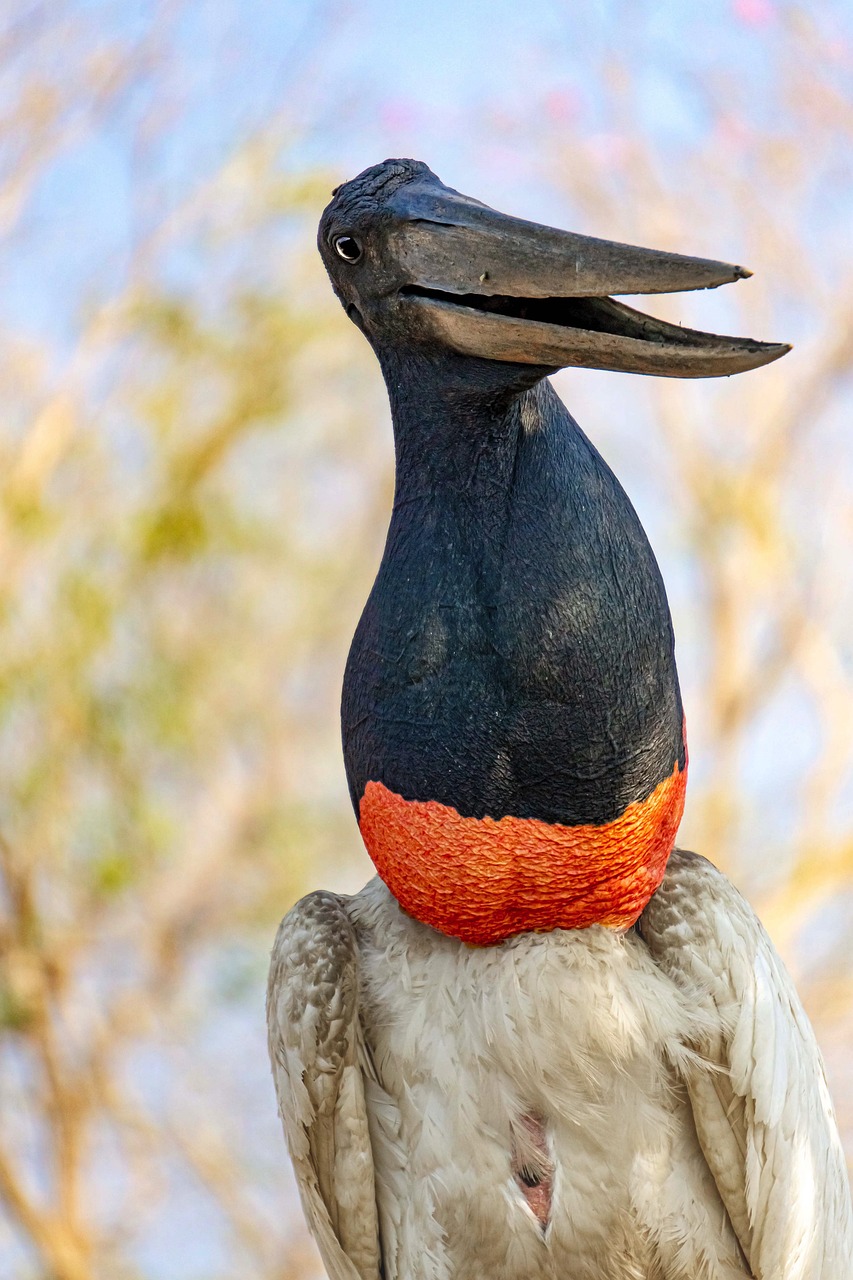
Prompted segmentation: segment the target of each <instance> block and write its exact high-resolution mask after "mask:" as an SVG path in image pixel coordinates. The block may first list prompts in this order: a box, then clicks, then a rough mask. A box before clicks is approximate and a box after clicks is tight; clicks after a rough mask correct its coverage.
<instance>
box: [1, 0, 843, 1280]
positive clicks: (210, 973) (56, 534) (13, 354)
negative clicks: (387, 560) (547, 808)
mask: <svg viewBox="0 0 853 1280" xmlns="http://www.w3.org/2000/svg"><path fill="white" fill-rule="evenodd" d="M0 57H2V66H0V233H2V236H3V253H2V257H0V326H2V341H0V396H2V399H0V403H2V419H0V421H1V422H2V425H1V426H0V632H2V635H1V636H0V1274H2V1275H3V1276H10V1277H14V1278H15V1280H93V1278H95V1277H97V1278H99V1280H100V1278H106V1277H109V1278H110V1280H226V1278H230V1277H236V1276H239V1277H241V1280H273V1278H276V1280H290V1278H294V1280H296V1278H297V1277H309V1276H316V1275H318V1274H319V1271H318V1266H317V1262H316V1259H315V1254H314V1252H313V1248H312V1246H311V1245H310V1243H309V1242H308V1241H307V1240H306V1236H305V1232H304V1228H303V1226H302V1224H301V1217H300V1214H299V1211H298V1207H297V1205H296V1203H295V1198H294V1194H293V1188H292V1183H291V1176H290V1172H289V1168H288V1165H287V1161H286V1157H285V1153H284V1147H283V1142H282V1140H281V1136H280V1133H279V1129H278V1125H277V1120H276V1116H275V1106H274V1099H273V1091H272V1086H271V1082H270V1079H269V1075H268V1069H267V1063H266V1049H265V1032H264V1025H263V991H264V982H265V970H266V958H267V954H268V950H269V946H270V943H271V939H272V936H273V932H274V928H275V925H276V922H277V920H278V918H279V917H280V916H281V915H282V914H283V912H284V911H285V910H286V909H287V908H288V907H289V906H290V905H291V904H292V902H293V901H294V900H295V898H296V897H298V896H299V895H300V894H301V893H303V892H305V891H306V890H308V889H309V888H312V887H317V886H321V885H322V886H328V887H331V888H335V889H340V890H345V891H348V890H353V889H355V888H357V887H358V886H359V885H360V884H361V883H362V882H363V881H364V880H365V879H366V878H367V876H368V875H369V873H370V867H369V864H368V862H367V859H366V856H365V854H364V852H363V850H362V848H361V845H360V841H359V838H358V833H357V830H356V826H355V822H354V819H353V816H352V813H351V811H350V808H349V801H348V798H347V792H346V787H345V782H344V776H343V767H342V763H341V757H340V749H339V743H338V718H337V704H338V697H339V688H340V681H341V674H342V669H343V663H344V658H345V654H346V649H347V646H348V643H349V638H350V636H351V634H352V631H353V628H354V626H355V623H356V620H357V617H358V614H359V612H360V609H361V606H362V603H363V601H364V599H365V597H366V594H367V591H368V589H369V585H370V582H371V580H372V575H373V573H374V572H375V568H376V565H377V562H378V557H379V554H380V551H381V545H382V540H383V535H384V527H385V523H386V520H387V515H388V511H389V504H390V498H391V487H392V450H391V437H390V427H389V421H388V413H387V409H386V404H385V398H384V391H383V387H382V385H381V380H380V377H379V373H378V369H377V367H376V366H375V363H374V361H373V358H372V356H371V354H370V352H369V349H368V348H367V345H366V344H365V343H364V341H363V339H362V338H361V336H360V335H359V334H358V333H357V331H356V330H355V329H354V328H353V326H352V325H350V324H349V323H348V322H347V320H346V318H345V317H344V315H343V312H342V311H341V310H340V308H339V306H338V304H337V303H336V302H335V300H334V298H333V297H332V294H331V290H330V288H329V286H328V282H327V281H326V279H325V276H324V274H323V271H322V268H321V265H320V262H319V259H318V257H317V255H316V252H315V250H314V246H313V240H314V232H315V227H316V222H317V218H318V216H319V213H320V210H321V208H322V207H323V205H324V204H325V203H326V201H327V199H328V197H329V192H330V190H331V188H332V186H333V185H335V184H336V183H338V182H340V181H342V180H344V179H346V178H348V177H352V176H353V175H354V174H355V173H357V172H358V171H359V170H360V169H362V168H364V167H366V166H367V165H368V164H372V163H375V162H376V161H378V160H380V159H382V158H384V157H385V156H386V155H411V156H416V157H418V158H421V159H424V160H426V161H427V162H428V163H429V164H430V165H431V166H432V167H433V168H434V169H435V170H436V171H437V172H438V174H439V175H440V176H441V178H442V179H443V180H444V181H445V182H447V183H449V184H450V185H452V186H455V187H457V188H459V189H461V190H463V191H465V192H467V193H469V194H471V195H473V196H475V197H477V198H479V199H481V200H484V201H486V202H488V203H490V204H493V205H496V206H497V207H499V208H501V209H504V210H506V211H507V212H512V213H516V214H519V215H522V216H526V217H529V218H534V219H536V220H539V221H551V222H554V223H556V224H558V225H562V226H567V227H570V228H572V229H575V230H579V231H583V232H587V233H591V234H595V235H601V236H605V237H613V238H617V239H624V240H630V241H633V242H636V243H640V244H647V245H651V246H654V247H658V248H667V249H674V250H678V251H681V252H686V253H695V254H698V255H706V256H709V257H715V258H716V257H719V258H724V259H728V260H731V261H737V262H745V263H747V264H748V265H749V266H750V267H752V269H753V270H754V271H755V278H754V279H753V280H751V281H749V282H748V283H747V284H740V285H738V286H736V287H732V288H731V289H728V290H721V291H719V292H717V293H714V294H703V295H696V296H689V297H686V298H683V299H677V298H670V299H660V300H659V304H657V303H656V304H655V305H659V310H660V313H661V314H666V315H667V316H668V317H676V318H679V319H682V318H683V319H684V320H685V321H687V322H690V323H693V324H695V325H697V326H698V327H702V328H709V329H717V330H719V331H722V332H735V333H747V334H749V335H750V336H755V337H759V338H764V339H774V340H787V341H793V342H794V343H795V344H796V346H795V349H794V351H793V353H792V354H791V355H789V356H787V357H786V358H785V359H784V360H783V361H782V362H781V363H779V364H775V365H773V366H771V367H770V368H768V369H764V370H760V371H758V372H755V373H752V374H747V375H745V376H743V377H742V378H736V379H733V380H731V381H728V380H726V381H722V382H700V383H695V384H679V383H677V382H667V381H665V380H652V379H642V378H630V377H624V376H620V375H613V374H605V373H591V372H585V371H583V372H571V373H567V374H562V375H560V376H558V378H557V379H556V382H557V385H558V389H559V391H560V392H561V394H562V395H563V397H564V399H566V401H567V402H568V404H569V406H570V408H571V409H572V411H573V412H574V413H575V415H576V416H577V417H578V418H579V420H580V421H581V423H582V425H583V426H584V427H585V429H586V430H587V432H588V433H589V434H590V435H591V436H592V438H593V440H594V441H595V443H596V444H597V446H598V447H599V448H600V450H601V451H602V452H603V454H604V455H605V457H606V458H607V459H608V461H609V462H610V463H611V465H612V466H613V467H614V469H615V470H616V472H617V474H618V475H619V476H620V478H621V479H622V480H623V483H624V484H625V485H626V487H627V489H628V491H629V493H630V494H631V496H632V498H633V500H634V502H635V504H636V506H637V507H638V509H639V511H640V514H641V517H642V519H643V521H644V523H645V525H646V528H647V529H648V531H649V533H650V536H651V538H652V542H653V545H654V546H655V548H656V551H657V553H658V556H659V559H660V561H661V565H662V568H663V572H664V577H665V579H666V581H667V584H668V587H669V591H670V598H671V602H672V607H673V612H674V615H675V622H676V632H677V636H678V644H679V656H680V668H681V672H682V680H683V685H684V694H685V703H686V708H687V717H688V726H689V733H690V742H691V757H692V761H691V787H690V792H689V802H688V811H687V815H686V817H685V821H684V825H683V828H682V842H683V843H686V844H688V845H690V846H693V847H695V848H697V849H699V850H701V851H702V852H704V853H706V854H707V855H709V856H710V857H711V858H712V859H714V860H715V861H716V862H717V863H718V864H720V865H721V866H722V867H724V868H725V870H726V871H728V872H729V873H730V874H731V875H732V876H733V877H735V879H736V880H737V882H738V883H739V885H740V886H741V887H742V888H743V889H744V891H745V892H746V893H747V894H748V895H749V897H750V898H751V900H752V901H753V902H754V903H755V904H756V906H757V907H758V908H759V910H760V911H761V913H762V915H763V917H764V918H765V920H766V922H767V924H768V926H769V928H770V929H771V932H772V933H773V935H774V937H775V939H776V941H777V944H778V945H779V947H780V949H781V950H782V952H783V954H784V956H785V958H786V960H787V962H788V963H789V965H790V966H791V968H792V970H793V972H794V974H795V976H796V979H797V981H798V983H799V986H800V990H801V991H802V994H803V997H804V999H805V1002H806V1005H807V1007H808V1010H809V1013H810V1014H811V1017H812V1018H813V1020H814V1023H815V1026H816V1029H817V1033H818V1037H819V1039H820V1041H821V1044H822V1047H823V1050H824V1053H825V1055H826V1058H827V1062H828V1068H829V1072H830V1076H831V1082H832V1087H833V1090H834V1095H835V1099H836V1103H837V1107H838V1111H839V1117H840V1121H841V1125H842V1128H843V1132H844V1137H845V1142H846V1145H847V1149H848V1151H850V1152H851V1154H853V941H851V939H853V753H852V752H851V748H853V626H851V595H852V594H853V573H851V534H853V509H851V503H850V493H851V489H853V433H851V432H850V430H849V422H850V416H851V413H850V410H851V399H853V379H851V371H853V252H851V250H853V199H852V198H851V197H853V167H851V164H850V155H851V150H853V96H851V89H853V9H851V8H850V6H849V5H848V4H846V3H845V2H844V0H837V2H835V0H825V2H824V3H821V4H819V5H815V4H794V3H783V2H781V0H780V2H777V0H714V2H713V3H709V4H706V5H682V4H678V3H675V2H674V0H673V2H672V3H666V2H665V0H578V2H577V3H569V0H525V2H524V3H523V4H520V3H518V0H489V2H488V3H485V0H479V2H478V0H429V3H417V2H416V0H388V2H386V3H383V2H382V0H349V2H345V3H336V2H335V0H329V2H324V0H276V2H275V3H273V2H272V0H267V2H265V0H217V2H216V3H210V2H208V0H162V2H161V3H156V2H155V0H150V2H147V3H146V2H142V0H139V2H137V3H133V2H132V0H49V3H48V2H47V0H45V2H41V0H8V2H7V4H6V5H5V6H3V10H2V16H0Z"/></svg>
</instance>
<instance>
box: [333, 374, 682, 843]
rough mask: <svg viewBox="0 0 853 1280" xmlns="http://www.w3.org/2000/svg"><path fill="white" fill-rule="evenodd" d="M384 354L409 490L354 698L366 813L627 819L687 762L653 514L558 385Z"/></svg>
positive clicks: (361, 642) (353, 754) (367, 631)
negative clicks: (570, 409) (647, 517)
mask: <svg viewBox="0 0 853 1280" xmlns="http://www.w3.org/2000/svg"><path fill="white" fill-rule="evenodd" d="M378 354H379V356H380V361H381V363H382V367H383V373H384V374H385V379H386V383H387V385H388V392H389V397H390V400H391V408H392V414H393V419H394V431H395V444H396V454H397V476H396V489H395V501H394V511H393V515H392V520H391V525H390V528H389V533H388V541H387V544H386V548H385V554H384V557H383V561H382V565H381V567H380V571H379V575H378V577H377V581H376V583H375V585H374V588H373V591H372V593H371V596H370V599H369V601H368V604H367V606H366V608H365V612H364V615H363V617H362V620H361V622H360V624H359V627H358V630H357V632H356V636H355V639H354V641H353V647H352V650H351V653H350V660H349V663H348V667H347V674H346V678H345V685H344V700H343V731H344V751H345V758H346V764H347V772H348V776H349V779H350V786H351V791H352V796H353V801H354V803H355V804H356V806H357V805H358V802H359V800H360V797H361V794H362V792H363V789H364V786H365V784H366V782H367V781H369V780H375V781H379V782H383V783H384V784H385V785H386V786H387V787H388V788H389V789H390V790H392V791H396V792H398V793H399V794H401V795H403V796H405V798H407V799H417V800H438V801H440V802H441V803H443V804H448V805H452V806H453V807H454V808H456V809H458V810H459V812H461V813H463V814H465V815H466V816H474V817H482V816H485V815H486V814H489V815H490V816H492V817H501V816H503V815H505V814H514V815H515V816H518V817H537V818H540V819H542V820H544V821H551V822H562V823H567V824H576V823H579V822H598V823H600V822H606V821H609V820H611V819H612V818H614V817H616V816H618V815H619V814H620V813H621V812H622V811H623V810H624V808H625V806H626V805H627V804H628V803H630V802H631V801H633V800H638V799H643V798H645V796H647V795H648V794H649V793H650V791H651V790H653V788H654V786H655V785H657V783H658V782H660V781H662V779H663V778H664V777H666V776H668V775H669V774H670V773H671V772H672V769H673V765H674V764H675V762H676V761H677V760H678V761H683V747H682V743H681V702H680V696H679V692H678V681H677V676H676V672H675V663H674V657H673V641H672V630H671V624H670V620H669V612H668V608H667V603H666V597H665V594H664V590H663V585H662V583H661V580H660V575H659V573H658V569H657V565H656V563H655V561H654V557H653V555H652V553H651V549H650V548H649V546H648V542H647V541H646V538H645V535H644V533H643V531H642V529H641V527H640V525H639V521H638V520H637V517H636V515H635V513H634V511H633V508H632V507H631V505H630V502H629V501H628V499H627V497H626V496H625V494H624V492H623V491H622V489H621V488H620V486H619V484H618V482H617V481H616V479H615V477H614V476H613V475H612V473H611V472H610V471H609V469H608V468H607V466H606V464H605V463H604V462H603V460H602V459H601V458H600V457H599V455H598V454H597V453H596V452H595V450H594V449H593V448H592V446H591V445H590V443H589V441H588V440H587V439H586V437H585V436H584V435H583V433H582V432H581V431H580V429H579V428H578V427H577V425H576V424H575V423H574V421H573V420H572V419H571V417H570V416H569V414H568V413H567V411H566V409H565V407H564V406H563V404H562V403H561V401H560V400H559V398H558V397H557V395H556V393H555V392H554V390H553V388H552V387H551V385H550V383H548V382H547V381H543V380H542V374H543V371H542V370H539V369H533V368H530V369H524V368H522V367H512V368H511V367H509V366H505V365H497V364H493V363H490V362H487V361H469V362H464V361H462V358H461V357H451V356H448V355H447V354H442V355H440V356H436V357H433V356H426V355H424V356H419V355H418V354H417V353H415V354H414V355H413V354H412V353H411V352H407V353H406V356H405V358H402V357H398V356H396V354H395V353H393V352H379V353H378ZM454 361H456V362H458V363H457V364H456V365H454V364H453V362H454ZM448 362H450V367H448ZM460 373H462V374H463V375H464V376H461V377H460V376H459V375H460ZM508 375H509V376H508Z"/></svg>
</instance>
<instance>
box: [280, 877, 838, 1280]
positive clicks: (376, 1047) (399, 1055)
mask: <svg viewBox="0 0 853 1280" xmlns="http://www.w3.org/2000/svg"><path fill="white" fill-rule="evenodd" d="M268 1012H269V1030H270V1052H271V1058H272V1063H273V1073H274V1077H275V1083H276V1088H277V1092H278V1096H279V1101H280V1107H281V1114H282V1119H283V1122H284V1129H285V1134H286V1137H287V1141H288V1145H289V1148H290V1152H291V1156H292V1158H293V1161H294V1166H295V1169H296V1174H297V1179H298V1182H299V1187H300V1193H301V1195H302V1199H303V1204H304V1207H305V1210H306V1214H307V1217H308V1221H309V1224H310V1225H311V1228H312V1231H313V1232H314V1234H315V1237H316V1239H317V1242H318V1244H319V1247H320V1251H321V1254H322V1256H323V1260H324V1262H325V1265H326V1268H327V1270H328V1272H329V1275H330V1276H331V1277H332V1280H356V1278H357V1277H359V1278H360V1280H380V1276H381V1277H384V1280H568V1278H569V1277H571V1280H735V1278H736V1277H737V1278H742V1277H750V1276H751V1277H754V1280H845V1277H847V1276H848V1275H850V1274H853V1214H851V1204H850V1193H849V1189H848V1184H847V1174H846V1169H845V1165H844V1160H843V1155H842V1152H841V1146H840V1142H839V1139H838V1134H837V1130H836V1126H835V1120H834V1117H833V1113H832V1107H831V1103H830V1101H829V1096H828V1093H827V1089H826V1083H825V1078H824V1072H823V1067H822V1063H821V1060H820V1055H819V1052H818V1049H817V1046H816V1044H815V1041H814V1037H813V1034H812V1031H811V1028H810V1027H809V1024H808V1021H807V1019H806V1017H805V1014H804V1013H803V1010H802V1008H801V1006H800V1003H799V1001H798V998H797V996H796V993H795V991H794V989H793V986H792V984H791V982H790V979H789V978H788V976H787V974H786V973H785V971H784V969H783V967H782V964H781V962H780V960H779V958H778V956H777V955H776V953H775V951H774V949H773V947H772V944H771V943H770V941H769V939H768V938H767V935H766V934H765V933H764V931H763V929H762V927H761V925H760V923H759V922H758V920H757V919H756V917H755V915H754V914H753V912H752V911H751V909H750V908H749V907H748V905H747V904H746V903H745V902H744V900H743V899H742V898H741V897H740V895H739V894H738V893H737V892H736V890H735V889H734V888H733V887H732V886H731V885H730V884H729V882H728V881H727V880H726V879H725V877H724V876H722V875H721V874H720V873H719V872H717V871H716V870H715V869H714V868H713V867H712V866H711V865H710V864H709V863H707V862H706V861H705V860H704V859H701V858H697V857H695V856H694V855H691V854H684V853H679V852H676V853H674V854H673V856H672V858H671V860H670V864H669V868H668V871H667V875H666V879H665V880H664V884H663V885H662V887H661V889H660V890H659V892H658V893H657V894H656V896H655V897H654V898H653V899H652V901H651V903H650V904H649V906H648V907H647V909H646V911H645V912H644V914H643V917H642V918H641V921H640V922H639V925H638V928H637V929H635V930H629V931H628V933H626V934H620V933H617V932H614V931H612V930H608V929H605V928H602V927H598V926H596V927H594V928H591V929H585V930H580V931H571V932H567V931H559V930H557V931H554V932H552V933H543V934H523V935H519V936H517V937H514V938H511V939H509V940H508V941H506V942H505V943H502V944H501V945H499V946H496V947H485V948H476V947H468V946H466V945H465V944H463V943H461V942H457V941H456V940H454V939H451V938H447V937H444V936H443V935H441V934H438V933H436V932H435V931H434V930H432V929H430V928H428V927H426V926H424V925H421V924H419V923H418V922H416V921H414V920H412V919H411V918H410V917H408V916H406V915H405V914H404V913H403V912H402V911H401V909H400V908H399V906H398V905H397V903H396V901H395V900H394V898H393V897H392V896H391V894H390V893H389V892H388V890H387V889H386V888H385V886H384V885H383V884H382V883H381V881H379V880H373V881H371V882H370V883H369V884H368V885H367V886H366V888H365V889H364V890H362V892H361V893H360V894H357V895H356V896H355V897H353V898H336V897H335V896H334V895H331V894H324V893H320V894H312V895H310V896H309V897H308V898H306V899H304V900H303V901H302V902H301V903H299V904H297V906H296V907H294V908H293V910H292V911H291V912H290V914H289V915H288V916H287V917H285V920H284V921H283V922H282V926H281V929H280V931H279V935H278V938H277V940H276V944H275V949H274V952H273V963H272V969H271V974H270V987H269V1006H268ZM528 1184H532V1185H528ZM532 1188H538V1190H533V1189H532Z"/></svg>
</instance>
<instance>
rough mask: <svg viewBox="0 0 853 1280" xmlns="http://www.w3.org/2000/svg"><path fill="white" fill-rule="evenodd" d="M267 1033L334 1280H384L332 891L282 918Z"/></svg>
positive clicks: (344, 935)
mask: <svg viewBox="0 0 853 1280" xmlns="http://www.w3.org/2000/svg"><path fill="white" fill-rule="evenodd" d="M267 1027H268V1032H269V1050H270V1061H271V1063H272V1071H273V1078H274V1080H275V1087H276V1093H277V1095H278V1101H279V1111H280V1114H281V1119H282V1124H283V1125H284V1134H285V1138H286V1140H287V1145H288V1148H289V1151H290V1156H291V1159H292V1161H293V1167H294V1169H295V1171H296V1179H297V1183H298V1186H299V1194H300V1196H301V1199H302V1205H303V1208H304V1210H305V1216H306V1218H307V1220H308V1224H309V1226H310V1228H311V1231H312V1234H313V1235H314V1238H315V1239H316V1241H317V1245H318V1247H319V1249H320V1253H321V1255H322V1258H323V1262H324V1263H325V1266H326V1270H327V1271H328V1273H329V1276H330V1277H331V1280H380V1266H381V1263H380V1249H379V1228H378V1222H377V1211H376V1192H375V1185H374V1169H373V1156H372V1151H371V1145H370V1136H369V1133H368V1123H367V1107H366V1104H365V1097H364V1080H363V1076H362V1070H361V1066H360V1059H362V1060H363V1058H364V1046H363V1043H362V1037H361V1031H360V1027H359V1021H358V948H357V944H356V938H355V934H354V932H353V929H352V925H351V924H350V922H349V919H348V917H347V915H346V913H345V911H344V908H343V904H342V903H341V901H340V899H338V898H337V897H335V895H334V894H331V893H312V894H309V896H308V897H307V898H303V899H302V901H301V902H298V903H297V904H296V906H295V907H294V908H293V909H292V911H290V912H289V913H288V914H287V915H286V916H285V918H284V920H282V922H281V925H280V927H279V931H278V935H277V937H276V940H275V945H274V947H273V953H272V963H271V966H270V976H269V985H268V989H267Z"/></svg>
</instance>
